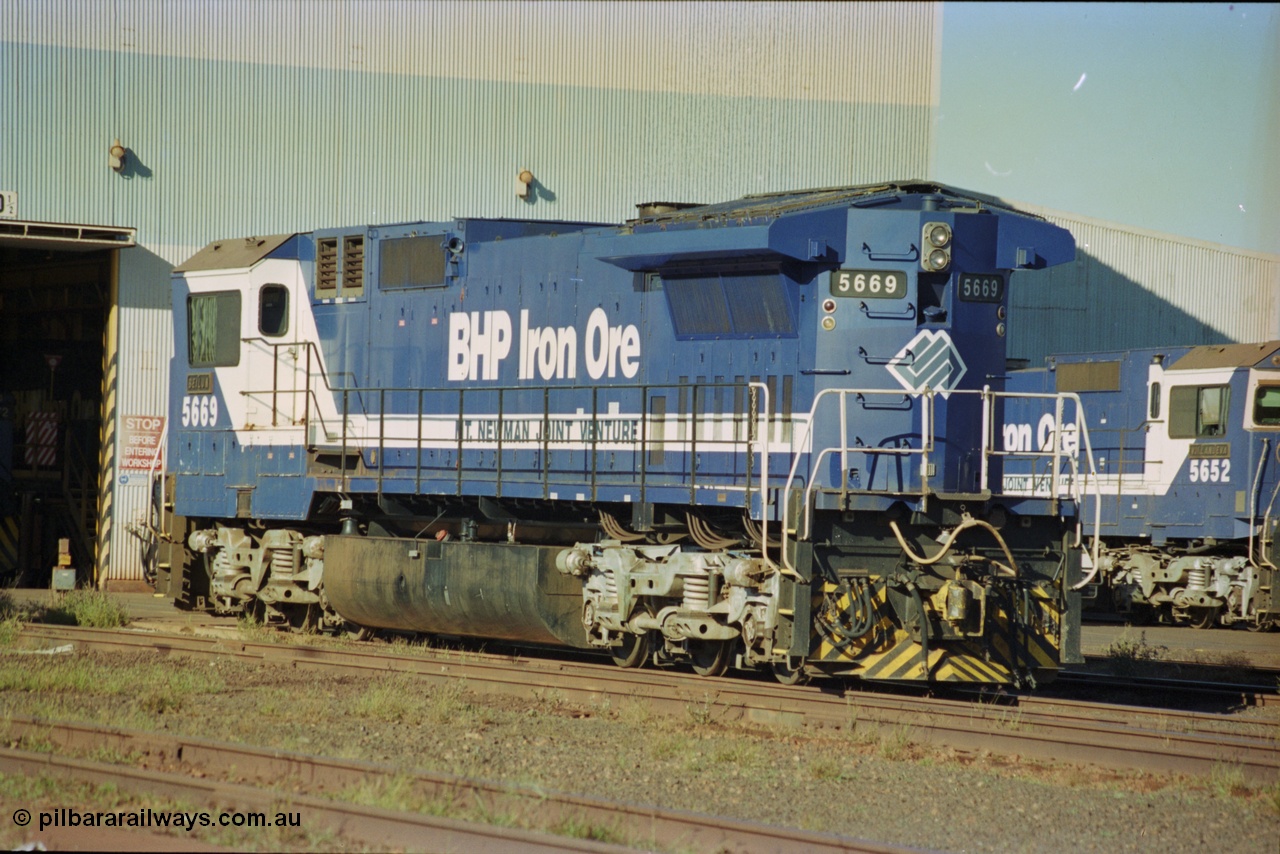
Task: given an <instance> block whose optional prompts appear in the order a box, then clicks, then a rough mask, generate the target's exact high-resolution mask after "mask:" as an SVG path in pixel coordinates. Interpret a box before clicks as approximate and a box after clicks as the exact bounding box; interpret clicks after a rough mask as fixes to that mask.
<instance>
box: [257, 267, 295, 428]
mask: <svg viewBox="0 0 1280 854" xmlns="http://www.w3.org/2000/svg"><path fill="white" fill-rule="evenodd" d="M247 290H248V292H247V293H246V294H245V297H246V298H245V300H244V315H243V322H242V324H241V328H242V330H243V335H244V337H243V346H244V356H245V358H244V360H243V362H242V369H243V371H244V374H243V376H244V385H243V389H244V392H243V393H244V396H245V424H244V429H245V430H251V431H268V432H278V431H288V430H292V429H293V428H295V427H296V426H298V425H299V424H300V422H301V419H302V414H303V412H304V409H305V406H306V401H305V400H304V399H303V398H304V395H305V394H306V383H305V378H304V377H303V376H302V371H303V368H302V366H303V365H305V363H306V352H305V344H302V343H300V342H299V336H298V328H299V327H298V322H299V309H298V306H299V304H300V299H299V295H300V294H301V293H302V290H303V289H302V277H301V271H300V270H299V268H298V265H297V263H296V262H289V261H267V262H265V263H263V264H261V265H259V267H258V268H256V269H255V270H254V275H253V276H252V278H251V281H250V284H249V286H248V289H247ZM268 441H269V442H273V441H274V439H272V440H268Z"/></svg>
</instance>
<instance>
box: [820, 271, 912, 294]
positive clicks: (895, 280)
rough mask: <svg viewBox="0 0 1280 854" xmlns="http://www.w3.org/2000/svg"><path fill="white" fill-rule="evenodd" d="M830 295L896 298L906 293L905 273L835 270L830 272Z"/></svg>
mask: <svg viewBox="0 0 1280 854" xmlns="http://www.w3.org/2000/svg"><path fill="white" fill-rule="evenodd" d="M831 295H832V296H833V297H855V298H858V299H898V298H900V297H905V296H906V295H907V274H906V273H903V272H901V271H899V270H836V271H835V272H833V273H832V274H831Z"/></svg>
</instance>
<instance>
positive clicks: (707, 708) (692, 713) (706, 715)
mask: <svg viewBox="0 0 1280 854" xmlns="http://www.w3.org/2000/svg"><path fill="white" fill-rule="evenodd" d="M718 698H719V695H718V694H711V693H710V692H708V693H705V694H703V695H702V699H701V700H694V701H692V702H689V703H685V706H684V712H685V716H686V717H687V718H688V719H689V723H691V724H693V725H694V726H699V727H704V726H709V725H710V724H712V723H714V722H715V719H716V703H717V702H718Z"/></svg>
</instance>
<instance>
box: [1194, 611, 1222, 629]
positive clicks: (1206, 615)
mask: <svg viewBox="0 0 1280 854" xmlns="http://www.w3.org/2000/svg"><path fill="white" fill-rule="evenodd" d="M1217 620H1218V609H1217V608H1188V609H1187V623H1188V625H1190V626H1191V628H1193V629H1208V628H1212V626H1213V624H1214V623H1215V622H1217Z"/></svg>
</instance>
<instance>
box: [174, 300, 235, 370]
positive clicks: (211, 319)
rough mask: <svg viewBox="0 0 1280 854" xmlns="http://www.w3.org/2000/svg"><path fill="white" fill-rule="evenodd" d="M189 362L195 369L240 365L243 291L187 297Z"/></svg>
mask: <svg viewBox="0 0 1280 854" xmlns="http://www.w3.org/2000/svg"><path fill="white" fill-rule="evenodd" d="M187 363H188V364H189V365H191V367H193V368H225V367H234V366H235V365H238V364H240V292H239V291H221V292H218V293H210V294H192V295H191V296H189V297H187Z"/></svg>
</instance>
